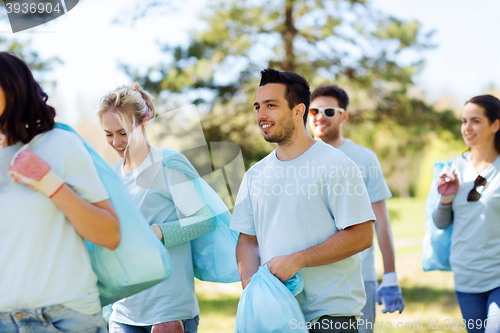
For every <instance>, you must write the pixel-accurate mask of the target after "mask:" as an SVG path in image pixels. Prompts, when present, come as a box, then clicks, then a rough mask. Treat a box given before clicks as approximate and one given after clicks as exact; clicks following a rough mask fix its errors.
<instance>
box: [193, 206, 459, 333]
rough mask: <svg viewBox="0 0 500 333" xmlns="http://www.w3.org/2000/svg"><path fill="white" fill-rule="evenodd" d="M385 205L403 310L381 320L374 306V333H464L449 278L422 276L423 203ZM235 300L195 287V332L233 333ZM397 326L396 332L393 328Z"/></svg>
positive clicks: (223, 289)
mask: <svg viewBox="0 0 500 333" xmlns="http://www.w3.org/2000/svg"><path fill="white" fill-rule="evenodd" d="M387 205H388V208H389V211H390V214H391V220H392V230H393V234H394V244H395V250H396V269H397V272H398V277H399V281H400V283H401V286H402V289H403V296H404V298H405V302H406V307H405V310H404V311H403V313H402V314H398V313H387V314H383V313H382V309H383V305H382V306H378V305H377V319H376V320H377V324H376V326H375V332H377V333H382V332H408V333H409V332H466V330H463V329H460V323H459V321H460V320H461V319H462V316H461V313H460V309H459V307H458V303H457V299H456V296H455V291H454V289H453V275H452V273H451V272H424V271H423V270H422V237H423V236H424V217H425V201H424V200H418V199H405V198H394V199H390V200H389V201H388V203H387ZM376 253H377V254H376V258H375V264H376V267H377V272H379V278H381V276H382V273H383V269H382V267H383V265H382V257H381V255H380V251H379V250H378V249H377V252H376ZM240 294H241V285H240V284H239V283H233V284H227V285H225V284H214V283H208V282H201V281H196V295H197V297H198V300H199V304H200V311H201V314H200V327H199V332H200V333H226V332H227V333H230V332H234V321H235V318H236V308H237V306H238V299H239V295H240ZM436 323H437V325H436ZM398 325H399V327H400V328H401V329H398V328H397V327H398ZM259 333H260V332H259Z"/></svg>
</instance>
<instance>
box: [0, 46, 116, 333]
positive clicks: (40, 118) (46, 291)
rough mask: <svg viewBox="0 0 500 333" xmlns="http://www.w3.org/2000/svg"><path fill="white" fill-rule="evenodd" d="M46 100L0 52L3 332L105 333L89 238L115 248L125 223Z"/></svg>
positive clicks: (19, 64) (21, 66)
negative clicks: (88, 242) (120, 220)
mask: <svg viewBox="0 0 500 333" xmlns="http://www.w3.org/2000/svg"><path fill="white" fill-rule="evenodd" d="M47 99H48V97H47V95H46V94H45V92H43V90H42V89H41V88H40V86H39V85H38V83H37V82H36V81H35V80H34V79H33V76H32V74H31V72H30V70H29V68H28V67H27V66H26V64H25V63H24V62H23V61H22V60H20V59H19V58H17V57H15V56H13V55H11V54H9V53H6V52H0V141H1V142H0V212H1V213H0V269H1V274H0V295H1V296H0V332H33V333H44V332H54V331H56V330H58V331H61V332H90V331H92V332H106V324H105V322H104V321H103V319H102V317H101V306H100V302H99V292H98V290H97V286H96V284H97V277H96V275H95V274H94V272H93V270H92V266H91V263H90V257H89V253H88V251H87V247H86V245H85V242H84V239H87V240H89V241H91V242H92V243H94V244H97V245H100V246H104V247H107V248H109V249H111V250H113V249H115V248H116V247H117V246H118V244H119V242H120V223H119V220H118V217H117V214H116V212H115V210H114V208H113V206H112V205H111V203H110V201H109V199H108V193H107V191H106V189H105V188H104V186H103V185H102V183H101V180H100V178H99V175H98V174H97V170H96V169H95V167H94V164H93V161H92V158H91V157H90V155H89V154H88V152H87V150H86V148H85V147H84V145H83V143H82V141H81V139H80V138H79V137H78V136H77V135H76V134H74V133H70V132H68V131H64V130H60V129H53V127H54V117H55V110H54V108H52V107H51V106H49V105H47V103H46V102H47ZM26 143H29V145H25V144H26Z"/></svg>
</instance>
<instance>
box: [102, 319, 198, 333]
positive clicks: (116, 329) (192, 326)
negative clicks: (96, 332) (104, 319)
mask: <svg viewBox="0 0 500 333" xmlns="http://www.w3.org/2000/svg"><path fill="white" fill-rule="evenodd" d="M199 322H200V317H199V316H196V317H194V318H192V319H186V320H182V326H184V333H197V332H198V324H199ZM152 328H153V325H150V326H132V325H127V324H122V323H117V322H115V321H112V320H110V321H109V332H110V333H150V332H151V329H152Z"/></svg>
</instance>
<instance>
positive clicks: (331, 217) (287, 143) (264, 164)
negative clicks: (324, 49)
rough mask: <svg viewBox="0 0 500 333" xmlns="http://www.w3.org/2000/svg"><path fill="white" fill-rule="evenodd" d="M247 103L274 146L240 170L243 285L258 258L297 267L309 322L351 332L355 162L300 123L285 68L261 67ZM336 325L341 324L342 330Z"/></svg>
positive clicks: (298, 103) (300, 94)
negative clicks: (252, 98)
mask: <svg viewBox="0 0 500 333" xmlns="http://www.w3.org/2000/svg"><path fill="white" fill-rule="evenodd" d="M261 75H262V78H261V81H260V88H259V90H258V92H257V97H256V100H255V103H254V106H255V110H256V121H257V124H258V125H259V127H260V129H261V131H262V133H263V135H264V139H265V140H267V141H269V142H276V143H277V148H276V150H274V151H273V152H272V153H271V154H269V155H268V156H267V157H265V158H264V159H262V160H261V161H259V162H258V163H256V164H255V165H254V166H253V167H252V168H250V169H249V170H248V171H247V173H246V174H245V176H244V178H243V181H242V184H241V186H240V190H239V192H238V197H237V199H236V204H235V208H234V213H233V218H232V221H231V228H232V229H234V230H236V231H238V232H240V237H239V240H238V245H237V249H236V257H237V260H238V266H239V269H240V275H241V281H242V285H243V288H245V287H246V286H247V284H248V283H249V282H250V280H251V278H252V276H253V274H254V273H255V272H257V270H258V268H259V265H261V264H263V263H266V262H268V263H269V270H270V271H271V273H273V274H274V275H275V276H276V277H277V278H278V279H280V280H281V281H286V280H288V279H290V278H291V277H293V276H294V275H295V274H296V273H297V272H300V274H301V275H302V277H303V278H304V290H303V291H302V292H301V293H300V294H298V295H297V296H296V297H297V301H298V302H299V304H300V306H301V309H302V312H303V313H304V317H305V319H306V321H307V323H303V324H304V326H305V327H307V328H310V332H358V330H357V322H356V319H357V318H359V317H360V316H361V308H362V307H363V305H364V304H365V300H366V298H365V292H364V287H363V281H362V276H361V256H360V254H359V252H360V251H362V250H364V249H366V248H368V247H370V246H371V244H372V241H373V226H372V224H373V220H374V219H375V215H374V214H373V211H372V209H371V205H370V200H369V197H368V194H367V193H366V187H365V185H364V182H363V179H362V177H361V174H360V171H359V169H358V167H357V166H356V164H355V163H354V162H353V161H351V160H350V159H348V158H347V157H346V156H345V155H344V154H343V153H341V152H340V151H338V150H336V149H334V148H333V147H331V146H329V145H327V144H325V143H323V142H320V141H316V140H314V139H313V138H312V137H310V136H309V134H308V133H307V131H306V128H305V125H306V123H307V114H308V111H309V110H308V109H309V101H310V90H309V85H308V83H307V81H306V80H305V79H304V78H303V77H302V76H300V75H298V74H295V73H291V72H279V71H276V70H273V69H265V70H263V71H262V72H261ZM342 329H344V330H342Z"/></svg>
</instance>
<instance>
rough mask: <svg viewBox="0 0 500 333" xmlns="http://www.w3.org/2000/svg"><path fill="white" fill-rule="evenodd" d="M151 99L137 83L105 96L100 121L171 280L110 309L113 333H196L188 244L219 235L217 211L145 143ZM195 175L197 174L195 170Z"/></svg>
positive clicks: (118, 169) (159, 151) (162, 153)
mask: <svg viewBox="0 0 500 333" xmlns="http://www.w3.org/2000/svg"><path fill="white" fill-rule="evenodd" d="M155 113H156V111H155V107H154V105H153V102H152V98H151V95H150V94H149V93H147V92H146V91H144V90H143V89H142V87H141V86H140V85H139V84H137V83H135V84H132V85H130V86H123V87H120V88H118V89H116V90H115V91H113V92H110V93H108V94H107V95H105V96H104V97H103V98H102V100H101V104H100V108H99V112H98V117H99V119H100V121H101V125H102V128H103V129H104V132H105V133H106V139H107V142H108V144H109V145H110V146H111V147H113V149H114V150H115V151H116V152H117V153H118V155H119V156H120V157H122V160H121V161H120V162H118V163H117V164H115V165H113V166H112V169H113V170H114V171H115V172H116V174H117V175H118V177H119V178H120V179H121V181H122V182H123V183H124V184H125V186H126V188H127V190H128V191H129V193H130V194H131V196H132V198H133V199H134V201H135V203H136V204H137V206H138V207H139V209H140V211H141V212H142V213H143V215H144V216H145V217H146V220H147V221H148V222H149V224H150V225H151V227H152V229H153V231H154V232H155V234H156V235H157V236H158V238H159V239H160V240H162V242H163V243H164V245H165V246H166V247H167V248H168V251H169V254H170V257H171V259H172V261H173V270H172V275H171V277H170V278H169V279H168V280H165V281H163V282H161V283H159V284H158V285H156V286H154V287H152V288H150V289H147V290H145V291H142V292H140V293H138V294H135V295H132V296H130V297H127V298H125V299H122V300H120V301H118V302H115V303H114V304H113V306H112V309H113V311H112V314H111V317H110V321H109V328H110V332H113V333H117V332H120V333H122V332H125V333H129V332H151V331H153V332H189V333H191V332H197V329H198V321H199V316H198V315H199V312H200V310H199V307H198V301H197V299H196V296H195V293H194V275H193V262H192V254H191V244H190V242H189V241H190V240H191V239H194V238H196V237H199V236H202V235H204V234H207V233H209V232H212V231H214V230H215V226H216V222H215V221H216V220H215V217H214V213H213V211H212V210H211V209H210V208H209V206H208V205H207V203H206V202H205V201H204V200H203V198H202V196H200V194H199V192H198V191H197V189H196V186H195V184H194V181H193V179H191V177H189V176H188V175H187V174H185V173H184V172H183V171H181V169H178V168H175V167H167V166H164V163H162V162H163V161H165V159H164V158H165V153H167V154H173V155H177V156H178V157H179V156H180V157H181V158H179V159H177V160H185V163H186V165H188V168H192V166H191V165H190V164H189V162H187V160H186V159H185V157H183V156H182V154H180V153H178V152H175V151H173V150H171V149H168V148H164V149H160V148H157V147H154V146H152V145H150V144H149V142H148V140H147V138H146V133H145V130H146V126H147V125H148V121H149V120H150V119H153V118H154V117H155ZM193 170H194V169H193Z"/></svg>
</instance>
